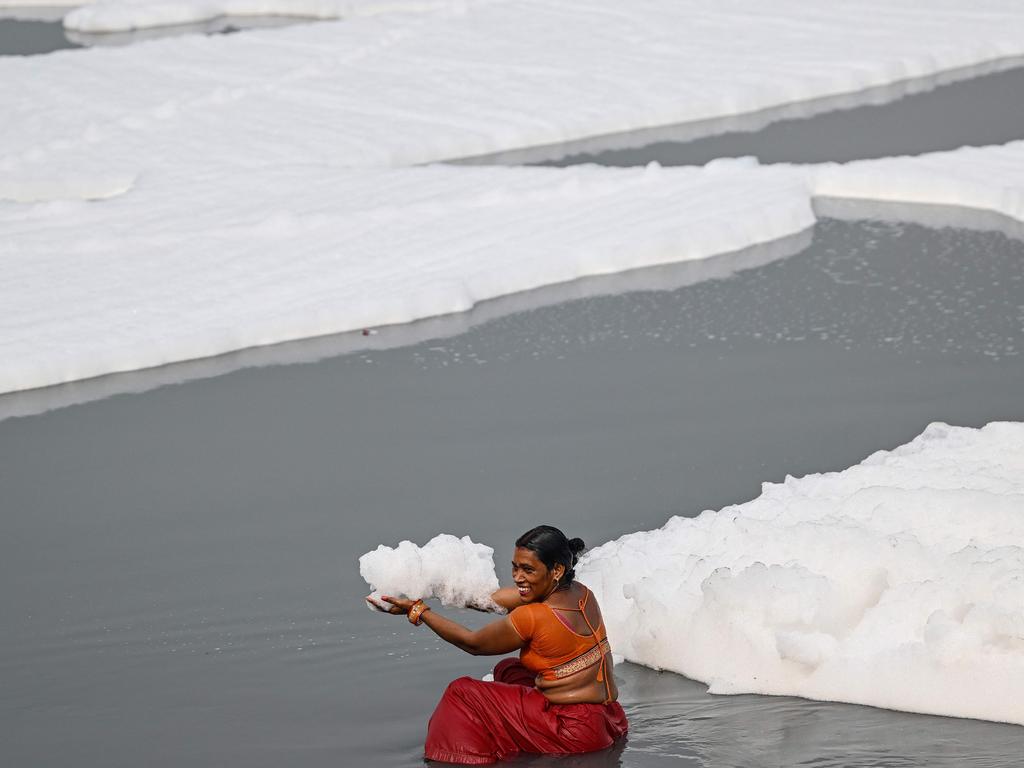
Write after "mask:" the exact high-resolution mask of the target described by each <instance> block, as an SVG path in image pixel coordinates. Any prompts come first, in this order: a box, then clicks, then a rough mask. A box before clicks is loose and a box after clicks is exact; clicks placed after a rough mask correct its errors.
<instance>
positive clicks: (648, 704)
mask: <svg viewBox="0 0 1024 768" xmlns="http://www.w3.org/2000/svg"><path fill="white" fill-rule="evenodd" d="M1022 351H1024V243H1021V242H1020V241H1018V240H1013V239H1010V238H1008V237H1006V236H1004V235H1002V234H999V233H993V232H988V233H982V232H968V231H965V230H956V229H926V228H923V227H919V226H915V225H909V224H883V223H879V222H853V223H844V222H839V221H835V220H825V221H823V222H822V223H821V224H820V225H819V226H818V227H817V229H816V231H815V232H814V240H813V242H812V243H811V244H810V246H809V247H807V248H806V249H804V250H803V251H801V252H800V253H797V254H796V255H794V256H791V257H790V258H787V259H784V260H780V261H775V262H772V263H768V264H764V265H761V266H757V267H755V268H752V269H748V270H745V271H741V272H739V273H738V274H735V275H733V276H732V277H728V278H726V279H718V280H710V281H706V282H701V283H698V284H694V285H688V286H684V287H681V288H677V289H675V290H660V291H659V290H643V291H633V292H628V293H624V294H620V295H612V296H601V297H591V298H585V299H581V300H577V301H572V302H568V303H561V304H557V305H554V306H549V307H544V308H539V309H535V310H532V311H527V312H519V313H515V314H511V315H508V316H504V317H498V318H496V319H493V320H490V321H488V322H485V323H483V324H481V325H479V326H477V327H473V328H470V329H469V330H468V331H467V332H465V333H462V334H460V335H456V336H451V337H448V338H437V339H433V340H426V341H422V342H419V343H416V344H413V345H409V346H404V347H398V348H393V349H386V350H378V351H372V352H359V353H353V354H348V355H344V356H340V357H335V358H333V359H328V360H323V361H321V362H318V363H315V364H307V365H291V366H278V367H265V368H253V369H248V370H240V371H236V372H234V373H230V374H227V375H222V376H219V377H216V378H209V379H204V380H196V381H192V382H189V383H184V384H181V385H177V386H165V387H162V388H159V389H155V390H153V391H149V392H145V393H142V394H122V395H118V396H115V397H110V398H108V399H103V400H98V401H94V402H89V403H84V404H80V405H74V406H70V407H65V408H62V409H58V410H54V411H50V412H47V413H42V414H39V415H35V416H30V417H23V418H10V419H8V420H6V421H3V422H0V500H2V505H3V514H2V516H0V580H2V583H3V585H4V588H3V590H0V616H2V617H3V619H2V627H3V632H2V634H0V691H2V693H0V764H3V765H11V766H16V765H32V766H67V765H75V766H78V767H79V768H86V767H88V766H122V765H124V766H127V765H132V766H135V765H140V764H146V765H155V766H161V765H167V766H172V765H173V766H181V765H190V766H215V765H217V766H220V765H247V766H263V765H266V766H280V765H293V766H332V767H336V766H339V765H360V766H364V765H365V766H376V765H381V766H395V765H399V766H401V765H405V766H414V765H417V764H418V763H419V755H420V747H421V743H422V737H423V733H424V728H425V724H426V719H427V717H428V715H429V713H430V711H431V710H432V708H433V705H434V704H435V703H436V700H437V698H438V696H439V695H440V693H441V691H442V690H443V688H444V685H445V684H446V683H447V682H448V681H449V680H450V679H452V678H454V677H456V676H458V675H461V674H473V675H482V674H483V673H484V672H485V671H486V670H487V668H488V667H489V664H490V662H489V661H488V660H486V659H481V658H473V657H469V656H466V655H464V654H462V653H460V652H458V651H456V650H455V649H453V648H451V647H449V646H447V645H445V644H443V643H441V642H440V641H438V640H437V639H436V638H434V636H433V635H432V634H431V633H430V632H429V631H428V630H426V629H425V628H419V629H416V628H413V627H410V626H409V625H408V623H406V622H404V621H403V620H397V619H390V618H389V617H384V616H381V615H378V614H373V613H371V612H369V611H368V610H366V608H365V607H363V605H362V602H361V599H360V598H361V596H362V594H364V590H365V585H364V584H363V582H362V581H361V579H360V578H359V574H358V569H357V563H356V558H357V557H358V556H359V555H360V554H361V553H363V552H365V551H367V550H369V549H372V548H374V547H375V546H376V545H377V544H379V543H389V544H394V543H396V542H397V541H398V540H400V539H402V538H411V539H413V540H416V541H420V542H422V541H424V540H426V539H427V538H429V537H431V536H433V535H434V534H436V533H438V532H450V533H457V534H460V535H461V534H469V535H471V536H473V537H474V539H476V540H482V541H485V542H487V543H490V544H491V545H492V546H495V547H496V549H497V552H496V560H497V562H498V563H499V564H501V563H503V562H505V561H506V560H507V559H508V556H509V547H510V544H511V541H512V540H513V538H514V537H515V536H516V535H517V534H519V533H521V532H522V530H524V529H525V528H527V527H529V526H532V525H533V524H535V523H537V522H541V521H548V522H553V523H556V524H558V525H560V526H562V527H564V528H565V530H566V531H568V532H570V535H579V536H582V537H583V538H585V539H586V540H587V541H588V542H589V543H591V544H598V543H600V542H602V541H605V540H607V539H609V538H612V537H615V536H618V535H620V534H622V533H625V532H629V531H635V530H639V529H645V528H651V527H655V526H658V525H660V524H661V523H662V522H664V520H665V519H666V518H667V517H668V516H669V515H671V514H676V513H680V514H686V515H693V514H697V513H699V512H700V511H701V510H703V509H705V508H719V507H721V506H723V505H725V504H729V503H733V502H739V501H743V500H746V499H749V498H752V497H754V496H756V495H757V494H758V492H759V487H760V483H761V482H763V481H770V480H781V479H782V478H783V477H784V476H785V475H786V474H787V473H791V474H803V473H807V472H815V471H823V470H837V469H842V468H845V467H847V466H849V465H851V464H853V463H855V462H857V461H859V460H860V459H862V458H863V457H864V456H866V455H868V454H869V453H871V452H872V451H874V450H876V449H879V448H885V447H892V446H895V445H897V444H900V443H903V442H905V441H907V440H909V439H911V438H912V437H914V436H915V435H916V434H918V433H919V432H920V431H921V430H922V429H923V428H924V427H925V425H927V424H928V423H929V422H931V421H933V420H943V421H947V422H950V423H955V424H963V425H981V424H984V423H986V422H988V421H990V420H995V419H1011V420H1022V419H1024V398H1022V395H1021V393H1022V391H1024V387H1022V384H1024V356H1022V354H1021V353H1022ZM462 618H463V619H465V620H466V621H468V622H479V621H482V620H483V617H481V616H479V615H477V614H465V615H462ZM617 672H618V673H619V676H620V678H621V689H622V699H623V703H624V706H625V707H626V710H627V712H628V713H629V716H630V718H631V721H632V735H631V737H630V739H629V741H628V743H627V744H626V745H625V746H624V748H622V749H620V750H618V751H616V752H612V753H606V754H602V755H596V756H590V757H586V758H580V759H578V760H576V759H574V760H570V761H566V760H556V759H549V758H534V759H530V760H523V761H520V763H517V764H523V763H525V764H529V765H555V766H563V767H564V766H567V765H580V766H588V767H589V766H595V767H596V766H606V765H624V766H637V767H640V766H660V765H694V766H716V767H722V768H724V767H726V766H736V767H737V768H758V767H760V766H793V765H814V766H837V767H838V766H843V767H846V768H854V767H857V768H864V767H865V766H876V767H877V766H914V767H918V768H945V767H947V766H948V768H954V766H955V768H964V767H965V766H969V767H972V768H990V767H995V766H999V767H1003V766H1006V767H1007V768H1008V767H1009V766H1016V765H1019V763H1020V744H1021V739H1022V738H1024V729H1022V728H1020V727H1017V726H1006V725H998V724H993V723H984V722H972V721H965V720H955V719H946V718H937V717H924V716H916V715H908V714H901V713H896V712H890V711H884V710H876V709H871V708H866V707H857V706H848V705H839V704H829V703H822V702H810V701H803V700H798V699H790V698H775V697H758V696H737V697H713V696H709V695H708V694H707V693H705V691H704V686H702V685H700V684H698V683H695V682H691V681H687V680H685V679H683V678H681V677H678V676H675V675H671V674H658V673H655V672H652V671H650V670H647V669H643V668H639V667H635V666H632V665H628V664H624V665H622V666H621V667H620V668H617ZM878 684H879V685H885V681H884V680H879V681H878Z"/></svg>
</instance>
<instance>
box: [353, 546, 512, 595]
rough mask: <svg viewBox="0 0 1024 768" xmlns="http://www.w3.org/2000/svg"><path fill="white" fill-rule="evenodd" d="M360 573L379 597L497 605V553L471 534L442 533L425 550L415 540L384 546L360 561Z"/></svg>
mask: <svg viewBox="0 0 1024 768" xmlns="http://www.w3.org/2000/svg"><path fill="white" fill-rule="evenodd" d="M359 573H360V575H361V576H362V577H363V578H364V579H365V580H366V582H367V583H368V584H369V585H370V589H371V590H373V594H374V596H375V597H377V598H379V597H380V595H392V596H398V595H405V596H407V597H413V598H424V599H426V598H437V599H439V600H440V601H441V603H442V605H457V606H468V607H470V608H479V609H483V610H492V609H494V607H495V605H494V603H493V601H492V600H491V595H492V594H493V593H494V591H495V590H496V589H497V588H498V576H497V574H496V573H495V570H494V550H493V549H492V548H491V547H488V546H486V545H484V544H476V543H475V542H473V540H472V539H470V538H469V537H468V536H463V537H462V538H461V539H460V538H457V537H455V536H451V535H449V534H447V533H442V534H439V535H438V536H435V537H434V538H432V539H431V540H430V541H428V542H427V543H426V544H424V545H423V546H422V547H419V546H417V545H415V544H413V543H412V542H411V541H403V542H401V543H399V545H398V546H397V547H394V548H392V547H386V546H384V545H383V544H382V545H380V546H379V547H377V549H375V550H373V551H372V552H367V553H366V554H365V555H363V556H362V557H360V558H359Z"/></svg>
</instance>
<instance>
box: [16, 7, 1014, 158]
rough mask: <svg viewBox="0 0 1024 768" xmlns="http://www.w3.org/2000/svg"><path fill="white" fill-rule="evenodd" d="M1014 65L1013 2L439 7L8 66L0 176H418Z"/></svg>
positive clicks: (74, 54) (65, 54) (71, 53)
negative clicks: (194, 172) (279, 168)
mask: <svg viewBox="0 0 1024 768" xmlns="http://www.w3.org/2000/svg"><path fill="white" fill-rule="evenodd" d="M186 6H189V4H188V3H184V4H183V5H182V6H181V7H186ZM176 7H177V6H176ZM203 7H210V6H205V5H204V6H203ZM212 7H214V8H216V7H217V4H216V3H214V4H213V6H212ZM87 10H89V11H93V10H97V9H87ZM85 12H86V11H83V13H85ZM439 51H443V52H444V53H443V55H439V53H438V52H439ZM1021 55H1024V9H1022V8H1021V6H1020V4H1019V3H1018V2H1016V0H977V2H973V3H970V4H964V3H962V2H959V0H957V1H956V2H954V0H944V1H940V0H936V1H935V2H931V3H928V4H927V5H922V4H920V3H916V2H912V0H892V2H885V3H881V2H872V1H871V0H859V1H858V2H848V3H830V4H827V5H823V6H820V7H808V5H807V3H805V2H802V1H801V0H780V1H779V2H776V3H773V4H772V5H771V8H770V10H766V9H765V6H764V4H763V3H758V2H756V1H755V0H736V1H735V2H731V3H729V4H727V5H722V4H712V3H706V2H697V1H696V0H677V1H676V2H664V0H634V2H630V3H628V4H624V3H621V2H614V1H613V0H561V1H560V2H557V3H550V2H543V1H542V0H536V1H531V2H528V1H526V0H510V1H509V2H476V3H465V4H463V3H460V4H454V5H452V6H451V7H448V6H447V5H445V4H442V7H441V9H440V10H439V11H437V12H432V13H389V14H387V15H386V16H375V17H370V18H354V19H350V20H346V21H344V22H339V23H325V24H313V25H303V26H298V27H293V28H289V29H280V30H275V31H273V32H250V33H247V34H245V35H229V36H226V37H221V38H219V39H210V38H203V37H191V38H181V39H176V40H165V41H155V42H151V43H147V44H145V45H140V46H130V47H127V48H123V49H118V50H90V51H87V52H82V51H69V52H63V53H60V54H57V55H52V56H47V57H45V58H37V59H34V60H32V61H22V60H19V57H10V58H9V59H7V60H4V61H0V107H2V109H3V114H4V116H5V119H4V120H3V121H2V122H0V147H2V148H3V149H2V153H3V154H2V156H0V172H2V171H4V170H5V168H6V166H8V165H10V164H12V163H33V164H36V163H39V164H46V165H51V164H55V163H61V162H63V163H69V164H76V163H78V162H87V161H88V160H89V159H90V158H98V159H100V160H101V161H102V162H103V163H105V164H106V165H107V166H109V167H114V168H117V169H118V170H122V169H123V170H124V171H126V172H128V173H131V174H138V173H141V172H142V171H144V170H146V169H149V168H154V167H169V168H177V167H182V166H184V165H194V166H195V167H200V168H201V167H211V165H221V166H229V167H252V166H253V165H256V164H261V163H267V162H275V163H280V162H295V163H323V162H330V163H332V164H335V165H339V166H350V167H353V166H360V167H370V166H377V167H380V166H398V165H410V164H418V163H425V162H431V161H438V160H445V159H451V158H459V157H467V156H474V155H484V154H490V153H495V152H500V151H504V150H511V149H516V148H521V147H531V146H538V145H546V144H557V143H560V142H565V141H569V140H572V139H581V138H585V137H589V136H598V135H603V134H613V133H621V132H625V131H631V130H636V129H640V128H650V127H654V126H667V125H675V124H680V123H688V122H694V121H700V120H709V119H714V118H722V117H727V116H730V115H736V114H743V113H751V112H756V111H759V110H764V109H769V108H775V107H778V106H780V105H785V104H789V103H792V102H796V101H807V100H812V99H817V98H822V97H828V96H836V95H839V94H846V93H851V92H857V91H862V90H864V89H868V88H872V87H876V86H883V85H889V84H892V83H896V82H899V81H903V80H907V79H912V78H926V77H931V76H933V75H936V74H938V73H941V72H946V71H951V70H960V69H966V68H970V67H973V66H979V65H986V67H987V65H989V64H991V63H992V62H996V61H999V60H1001V59H1011V58H1013V57H1019V56H1021ZM752 73H753V74H752ZM637 83H643V84H644V87H643V88H638V87H636V84H637ZM69 105H73V108H69Z"/></svg>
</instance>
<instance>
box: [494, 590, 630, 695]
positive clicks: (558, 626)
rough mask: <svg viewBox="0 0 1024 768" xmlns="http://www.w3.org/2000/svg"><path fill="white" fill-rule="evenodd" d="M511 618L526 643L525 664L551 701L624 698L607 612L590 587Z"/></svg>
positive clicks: (526, 608)
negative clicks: (605, 617) (606, 624)
mask: <svg viewBox="0 0 1024 768" xmlns="http://www.w3.org/2000/svg"><path fill="white" fill-rule="evenodd" d="M509 618H510V619H511V620H512V625H513V627H515V630H516V632H518V633H519V635H520V636H521V637H522V638H523V640H524V641H526V645H525V646H524V648H523V650H522V651H521V652H520V660H521V661H522V663H523V665H524V666H526V667H527V668H528V669H530V670H531V671H532V672H534V673H535V674H536V675H537V677H536V681H535V684H536V686H537V688H538V689H539V690H541V691H542V692H543V693H544V695H545V696H547V697H548V699H549V700H550V701H552V702H553V703H555V704H568V703H593V704H601V703H607V702H610V701H615V700H616V699H617V698H618V689H617V687H616V685H615V679H614V675H613V672H612V666H613V661H612V657H611V648H610V647H609V645H608V640H607V633H606V632H605V629H604V621H603V619H602V617H601V609H600V607H599V606H598V604H597V600H595V599H594V597H593V594H592V593H591V592H590V590H589V589H587V588H586V587H585V586H584V585H582V584H579V583H578V582H577V583H574V584H573V585H572V586H570V587H569V588H568V589H565V590H559V591H557V592H554V593H552V594H551V595H550V596H549V597H548V598H547V599H546V600H544V601H543V602H536V603H528V604H527V605H523V606H520V607H518V608H516V609H515V610H514V611H512V614H511V615H510V617H509Z"/></svg>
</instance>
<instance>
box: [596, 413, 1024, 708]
mask: <svg viewBox="0 0 1024 768" xmlns="http://www.w3.org/2000/svg"><path fill="white" fill-rule="evenodd" d="M577 571H578V573H579V576H580V579H581V580H582V581H584V582H586V583H587V584H588V586H590V587H591V588H592V589H594V591H595V593H596V594H597V595H598V597H599V599H600V600H601V606H602V610H603V611H604V616H605V620H606V621H607V624H608V629H609V634H610V637H611V640H612V644H613V646H614V648H615V650H616V652H619V653H622V654H623V655H624V656H625V657H626V658H627V659H629V660H630V661H634V662H637V663H640V664H644V665H647V666H651V667H655V668H659V669H667V670H672V671H675V672H679V673H682V674H684V675H687V676H688V677H691V678H694V679H697V680H701V681H704V682H706V683H708V684H709V686H710V690H711V691H712V692H713V693H747V692H749V693H763V694H786V695H795V696H805V697H808V698H814V699H823V700H831V701H847V702H854V703H860V704H869V705H874V706H879V707H886V708H890V709H900V710H907V711H913V712H924V713H931V714H938V715H951V716H958V717H973V718H982V719H986V720H997V721H1005V722H1011V723H1019V724H1024V699H1022V698H1021V697H1020V691H1021V690H1024V614H1022V612H1021V606H1024V424H1019V423H993V424H989V425H988V426H986V427H984V428H982V429H967V428H957V427H950V426H947V425H945V424H938V423H937V424H932V425H931V426H929V427H928V429H927V430H925V432H924V433H923V434H921V435H920V436H919V437H917V438H916V439H915V440H914V441H912V442H911V443H909V444H907V445H904V446H902V447H900V448H897V449H896V450H893V451H880V452H878V453H875V454H874V455H872V456H871V457H869V458H868V459H866V460H865V461H863V462H862V463H861V464H859V465H857V466H854V467H851V468H849V469H847V470H845V471H842V472H837V473H828V474H820V475H808V476H807V477H803V478H800V479H795V478H792V477H788V478H786V480H785V482H783V483H778V484H766V485H765V486H764V487H763V491H762V493H761V496H760V497H758V498H757V499H754V500H753V501H750V502H748V503H745V504H740V505H737V506H731V507H726V508H724V509H722V510H720V511H718V512H711V511H707V512H704V513H703V514H701V515H700V516H699V517H696V518H682V517H675V518H672V519H671V520H669V521H668V522H667V523H666V524H665V526H664V527H662V528H661V529H659V530H656V531H645V532H640V533H634V534H630V535H627V536H623V537H622V538H620V539H617V540H616V541H612V542H609V543H607V544H604V545H603V546H601V547H598V548H596V549H594V550H592V551H591V552H590V553H588V554H587V555H586V556H585V557H584V559H583V561H582V562H581V564H580V565H579V566H578V568H577Z"/></svg>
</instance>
